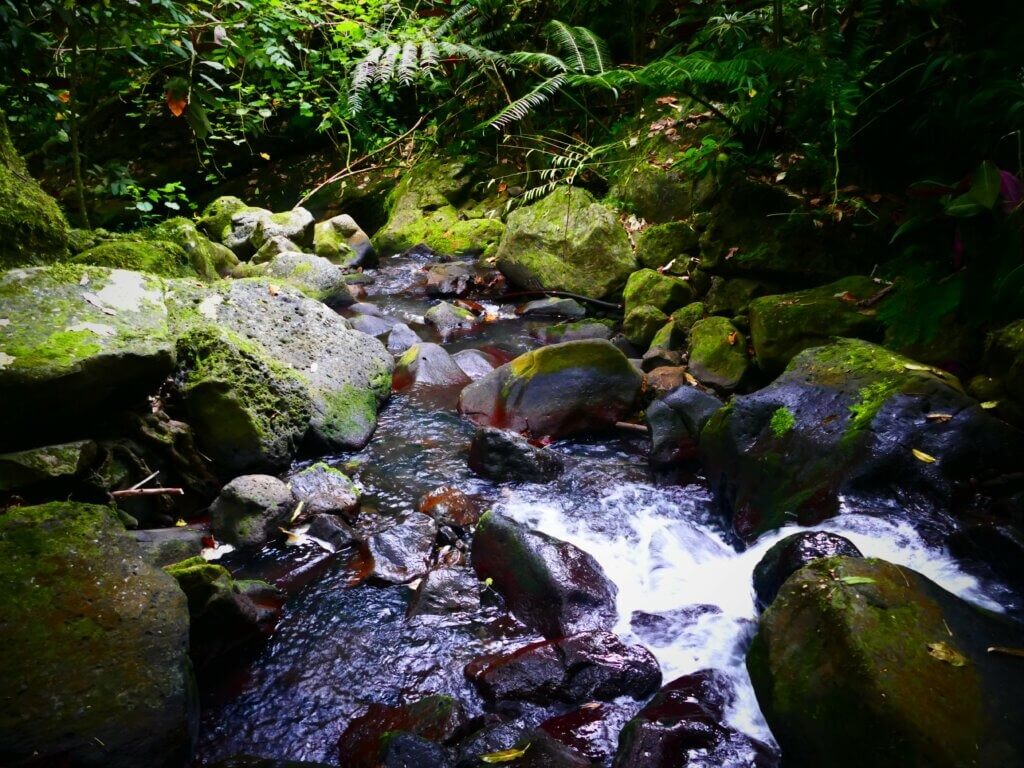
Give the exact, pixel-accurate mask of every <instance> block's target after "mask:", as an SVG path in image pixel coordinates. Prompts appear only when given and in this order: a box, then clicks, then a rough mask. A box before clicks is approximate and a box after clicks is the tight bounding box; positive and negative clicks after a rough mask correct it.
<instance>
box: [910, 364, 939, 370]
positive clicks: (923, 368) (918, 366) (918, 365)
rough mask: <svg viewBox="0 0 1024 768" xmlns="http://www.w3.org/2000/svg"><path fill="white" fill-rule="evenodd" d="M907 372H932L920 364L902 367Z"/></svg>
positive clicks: (929, 367) (928, 366) (927, 366)
mask: <svg viewBox="0 0 1024 768" xmlns="http://www.w3.org/2000/svg"><path fill="white" fill-rule="evenodd" d="M903 367H904V368H906V369H907V370H908V371H931V370H933V369H932V367H931V366H930V365H921V364H920V363H906V364H905V365H904V366H903Z"/></svg>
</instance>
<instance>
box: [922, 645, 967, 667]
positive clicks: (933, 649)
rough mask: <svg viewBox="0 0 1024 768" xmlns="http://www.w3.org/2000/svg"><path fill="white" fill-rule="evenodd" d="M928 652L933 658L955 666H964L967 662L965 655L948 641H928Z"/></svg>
mask: <svg viewBox="0 0 1024 768" xmlns="http://www.w3.org/2000/svg"><path fill="white" fill-rule="evenodd" d="M928 653H929V654H930V655H931V656H932V658H934V659H938V660H939V661H944V662H946V663H947V664H949V665H951V666H954V667H962V666H964V665H966V664H967V659H966V658H965V657H964V655H963V654H962V653H960V652H959V651H957V650H956V649H955V648H953V647H951V646H949V645H947V644H946V643H941V642H940V643H928Z"/></svg>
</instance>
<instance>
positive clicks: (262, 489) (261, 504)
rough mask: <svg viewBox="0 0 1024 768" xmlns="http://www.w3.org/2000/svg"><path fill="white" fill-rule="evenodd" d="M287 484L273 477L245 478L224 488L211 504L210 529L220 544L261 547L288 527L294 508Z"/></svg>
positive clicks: (293, 499) (255, 476)
mask: <svg viewBox="0 0 1024 768" xmlns="http://www.w3.org/2000/svg"><path fill="white" fill-rule="evenodd" d="M295 504H296V502H295V497H294V496H292V492H291V490H290V489H289V488H288V486H287V485H285V484H284V483H282V482H281V481H280V480H278V479H277V478H276V477H271V476H270V475H243V476H242V477H236V478H235V479H234V480H232V481H231V482H230V483H228V484H227V485H225V486H224V488H223V489H222V490H221V492H220V495H219V496H218V497H217V498H216V500H215V501H214V502H213V504H212V505H210V527H211V528H212V530H213V533H214V535H215V536H216V537H217V539H219V540H220V541H224V542H227V543H228V544H231V545H233V546H236V547H259V546H262V545H263V544H265V543H266V542H267V541H269V540H270V539H273V538H276V537H277V536H278V534H279V532H280V531H279V529H280V528H282V527H287V525H288V522H289V520H290V519H291V515H292V512H293V511H294V509H295Z"/></svg>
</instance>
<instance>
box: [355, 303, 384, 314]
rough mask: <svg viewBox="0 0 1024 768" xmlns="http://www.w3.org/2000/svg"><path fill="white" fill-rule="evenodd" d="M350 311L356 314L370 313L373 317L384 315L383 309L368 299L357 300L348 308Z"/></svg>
mask: <svg viewBox="0 0 1024 768" xmlns="http://www.w3.org/2000/svg"><path fill="white" fill-rule="evenodd" d="M348 309H349V311H350V312H352V313H354V314H357V315H372V316H373V317H384V310H382V309H381V308H380V307H378V306H377V305H376V304H373V303H371V302H368V301H359V302H356V303H355V304H353V305H352V306H351V307H349V308H348Z"/></svg>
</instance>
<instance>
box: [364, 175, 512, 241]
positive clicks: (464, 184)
mask: <svg viewBox="0 0 1024 768" xmlns="http://www.w3.org/2000/svg"><path fill="white" fill-rule="evenodd" d="M471 183H472V176H471V175H470V174H469V173H468V166H467V164H466V162H465V161H463V160H458V159H456V160H448V161H444V160H440V159H435V158H430V159H427V160H421V161H419V162H417V163H416V165H414V166H413V167H412V168H410V169H409V170H408V171H406V172H405V174H403V176H402V179H401V181H399V183H398V186H397V187H396V188H395V190H394V192H393V193H392V194H391V197H390V206H389V211H388V221H387V224H385V225H384V227H383V228H382V229H381V230H380V231H378V232H377V234H375V235H374V236H373V243H374V246H376V248H377V251H378V252H379V253H382V254H384V255H385V256H391V255H393V254H395V253H401V252H403V251H406V250H408V249H409V248H412V247H414V246H416V245H426V246H427V247H428V248H430V250H432V251H434V252H436V253H440V254H443V255H445V256H455V255H459V254H463V253H471V252H478V253H482V254H483V255H485V256H486V255H490V254H492V253H493V252H494V249H495V247H496V246H497V243H498V241H499V240H500V239H501V235H502V232H503V231H504V229H505V226H504V225H503V224H502V223H501V219H500V218H499V216H500V213H501V211H500V206H496V207H494V208H490V209H488V208H487V207H486V206H478V207H475V208H474V207H470V206H468V205H467V204H466V198H467V192H468V190H469V186H470V184H471Z"/></svg>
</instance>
